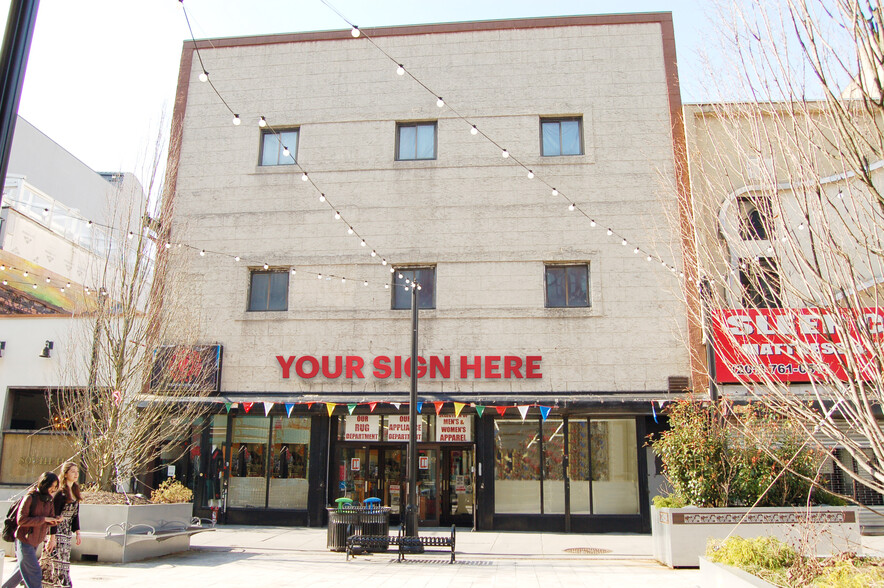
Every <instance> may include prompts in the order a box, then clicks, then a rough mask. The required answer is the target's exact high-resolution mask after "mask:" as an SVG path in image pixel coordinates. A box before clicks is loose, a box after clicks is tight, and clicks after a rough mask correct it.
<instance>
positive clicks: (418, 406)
mask: <svg viewBox="0 0 884 588" xmlns="http://www.w3.org/2000/svg"><path fill="white" fill-rule="evenodd" d="M423 407H424V403H423V402H418V403H417V414H420V413H421V409H422V408H423Z"/></svg>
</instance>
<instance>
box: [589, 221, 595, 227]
mask: <svg viewBox="0 0 884 588" xmlns="http://www.w3.org/2000/svg"><path fill="white" fill-rule="evenodd" d="M589 226H591V227H594V226H595V221H594V220H592V219H589Z"/></svg>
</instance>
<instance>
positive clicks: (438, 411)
mask: <svg viewBox="0 0 884 588" xmlns="http://www.w3.org/2000/svg"><path fill="white" fill-rule="evenodd" d="M433 406H435V407H436V416H439V413H440V412H442V407H443V406H445V403H444V402H434V403H433Z"/></svg>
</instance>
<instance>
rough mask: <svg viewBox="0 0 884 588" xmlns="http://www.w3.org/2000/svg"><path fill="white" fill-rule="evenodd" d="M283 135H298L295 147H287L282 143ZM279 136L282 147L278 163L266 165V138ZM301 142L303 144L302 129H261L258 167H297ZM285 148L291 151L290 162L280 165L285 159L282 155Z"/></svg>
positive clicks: (280, 147) (277, 159)
mask: <svg viewBox="0 0 884 588" xmlns="http://www.w3.org/2000/svg"><path fill="white" fill-rule="evenodd" d="M282 133H297V136H296V137H295V144H294V146H292V145H286V144H285V143H283V142H282V139H281V137H282ZM277 135H279V139H278V141H279V143H280V145H279V151H278V152H277V157H276V163H264V144H265V137H268V136H274V137H276V136H277ZM300 142H301V127H285V128H280V129H272V130H271V129H261V142H260V144H259V146H258V167H280V166H290V165H295V164H296V163H297V162H298V143H300ZM283 147H287V148H288V150H289V153H290V156H289V160H290V161H289V162H287V163H280V161H281V160H282V158H283V157H284V156H283V155H282V148H283Z"/></svg>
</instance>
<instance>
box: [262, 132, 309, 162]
mask: <svg viewBox="0 0 884 588" xmlns="http://www.w3.org/2000/svg"><path fill="white" fill-rule="evenodd" d="M299 134H300V131H299V129H285V130H275V131H270V130H264V131H261V158H260V162H261V166H262V167H267V166H274V165H295V162H296V161H297V160H298V136H299ZM286 150H288V155H286Z"/></svg>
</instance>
